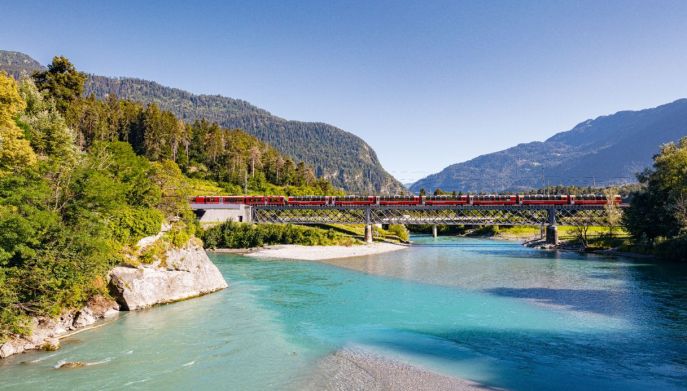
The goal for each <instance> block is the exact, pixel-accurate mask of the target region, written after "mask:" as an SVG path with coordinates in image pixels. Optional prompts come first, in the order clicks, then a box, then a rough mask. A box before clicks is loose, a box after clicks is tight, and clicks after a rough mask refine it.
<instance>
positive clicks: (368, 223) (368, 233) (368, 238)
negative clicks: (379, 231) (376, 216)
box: [365, 208, 373, 243]
mask: <svg viewBox="0 0 687 391" xmlns="http://www.w3.org/2000/svg"><path fill="white" fill-rule="evenodd" d="M372 233H373V231H372V211H371V210H370V208H366V209H365V243H372Z"/></svg>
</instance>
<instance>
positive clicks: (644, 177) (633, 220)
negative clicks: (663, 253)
mask: <svg viewBox="0 0 687 391" xmlns="http://www.w3.org/2000/svg"><path fill="white" fill-rule="evenodd" d="M638 179H639V181H640V183H641V184H642V185H644V186H645V188H644V190H641V191H639V192H636V193H634V194H633V195H632V199H631V203H630V207H629V208H628V209H627V210H626V211H625V213H624V219H623V222H624V224H625V226H626V227H627V229H628V231H630V233H631V234H632V235H633V236H634V237H635V239H638V240H639V239H642V238H646V239H648V240H649V242H650V243H653V242H654V239H656V238H658V237H665V238H673V237H676V236H678V235H681V234H683V233H684V232H685V230H686V229H687V226H685V223H687V221H686V219H685V218H684V217H685V216H684V213H685V199H687V137H685V138H683V139H682V140H680V142H679V143H677V144H675V143H669V144H666V145H664V146H663V147H662V148H661V151H660V153H659V154H658V155H656V156H654V164H653V167H652V168H651V169H647V170H646V171H644V172H643V173H641V174H640V175H639V176H638Z"/></svg>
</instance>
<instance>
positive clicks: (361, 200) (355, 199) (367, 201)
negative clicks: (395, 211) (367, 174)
mask: <svg viewBox="0 0 687 391" xmlns="http://www.w3.org/2000/svg"><path fill="white" fill-rule="evenodd" d="M333 198H334V201H333V202H334V205H339V206H356V205H374V204H376V203H377V197H375V196H355V195H352V196H343V197H333Z"/></svg>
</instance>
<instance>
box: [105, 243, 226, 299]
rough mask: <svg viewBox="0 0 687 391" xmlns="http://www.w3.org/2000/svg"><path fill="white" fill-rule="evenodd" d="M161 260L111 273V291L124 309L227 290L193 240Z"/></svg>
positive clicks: (201, 249) (220, 274) (116, 269)
mask: <svg viewBox="0 0 687 391" xmlns="http://www.w3.org/2000/svg"><path fill="white" fill-rule="evenodd" d="M165 255H166V259H165V261H164V262H162V261H161V260H159V261H157V262H155V263H153V264H152V265H148V266H141V267H138V268H132V267H126V266H118V267H116V268H114V269H112V271H111V272H110V291H111V294H112V296H113V297H115V299H116V300H117V302H118V303H119V305H120V306H121V308H122V309H123V310H129V311H133V310H137V309H141V308H146V307H150V306H152V305H155V304H164V303H171V302H174V301H179V300H184V299H188V298H192V297H196V296H201V295H204V294H207V293H211V292H215V291H218V290H221V289H224V288H226V287H227V286H228V285H227V282H226V281H225V280H224V277H222V273H220V271H219V269H217V266H215V265H214V264H213V263H212V261H210V258H208V256H207V254H206V253H205V250H204V249H203V248H202V247H201V246H200V245H199V244H198V243H196V242H195V241H194V240H191V241H190V242H189V243H188V244H187V245H186V246H185V247H184V248H181V249H175V250H170V251H167V253H166V254H165Z"/></svg>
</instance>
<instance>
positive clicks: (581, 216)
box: [252, 205, 609, 226]
mask: <svg viewBox="0 0 687 391" xmlns="http://www.w3.org/2000/svg"><path fill="white" fill-rule="evenodd" d="M252 209H253V210H252V214H253V222H256V223H292V224H327V223H331V224H437V225H504V226H507V225H545V224H550V223H551V222H553V223H554V224H559V225H572V226H582V225H599V226H607V225H609V224H608V219H607V215H608V213H607V211H606V208H605V207H604V206H598V205H556V206H535V205H512V206H511V205H494V206H483V205H480V206H477V205H451V206H428V205H417V206H378V205H372V206H293V205H289V206H274V205H271V206H270V205H264V206H263V205H260V206H253V208H252ZM552 214H553V216H552Z"/></svg>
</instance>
